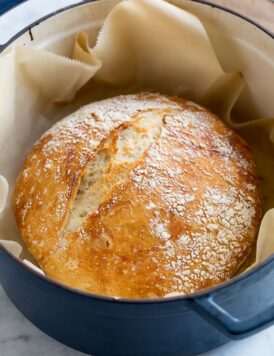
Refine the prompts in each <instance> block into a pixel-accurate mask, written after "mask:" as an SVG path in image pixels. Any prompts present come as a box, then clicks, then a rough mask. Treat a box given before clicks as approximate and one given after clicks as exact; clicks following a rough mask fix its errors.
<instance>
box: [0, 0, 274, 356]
mask: <svg viewBox="0 0 274 356" xmlns="http://www.w3.org/2000/svg"><path fill="white" fill-rule="evenodd" d="M19 2H20V1H8V0H5V1H3V0H2V1H1V2H0V11H1V13H3V12H5V11H7V10H8V9H10V8H11V7H12V6H15V5H16V4H17V3H19ZM90 2H91V1H83V2H82V3H81V6H84V5H85V4H86V5H88V4H89V3H90ZM184 2H187V0H184ZM196 3H197V6H198V7H199V9H200V10H199V11H203V9H207V10H208V11H209V10H210V9H212V8H213V7H212V6H213V5H212V4H209V3H206V2H202V1H196ZM83 4H84V5H83ZM77 6H79V4H78V5H73V7H74V8H75V9H76V7H77ZM73 7H69V8H70V9H71V8H73ZM214 7H215V8H216V9H214V11H217V12H218V13H223V14H228V13H230V14H229V16H230V18H233V19H235V21H236V22H237V21H238V22H240V23H243V22H245V23H246V24H247V26H251V27H252V28H253V29H254V26H257V27H256V31H259V32H262V31H264V33H263V35H264V36H266V37H268V39H269V38H270V39H271V40H272V41H273V39H274V37H273V35H271V34H270V33H268V32H267V31H265V30H264V29H262V28H260V27H259V26H258V25H256V24H254V23H250V20H248V19H243V18H240V15H237V14H234V13H231V11H229V10H226V9H223V8H221V7H219V6H217V5H214ZM69 8H65V9H61V10H59V11H58V12H55V13H54V14H52V15H49V16H47V17H46V18H43V19H42V20H39V21H38V22H39V25H41V24H43V21H46V19H48V18H50V17H51V16H58V15H60V14H61V13H62V12H64V11H67V10H68V9H69ZM38 22H37V23H38ZM27 31H28V28H27V29H25V30H23V31H22V32H21V33H20V35H22V34H24V33H25V32H27ZM18 36H19V35H17V36H16V37H14V38H12V39H11V40H10V41H8V43H12V42H14V41H15V40H16V38H17V37H18ZM6 46H7V45H4V46H2V47H1V49H2V50H4V48H5V47H6ZM273 53H274V51H273ZM0 282H1V284H2V286H3V288H4V290H5V292H6V293H7V295H8V296H9V298H10V299H11V301H12V302H13V303H14V304H15V305H16V307H17V308H18V309H19V310H20V311H21V312H22V314H24V315H25V316H26V318H28V319H29V320H30V321H31V322H32V323H33V324H34V325H36V326H37V327H38V328H40V329H41V330H43V331H44V332H45V333H46V334H48V335H50V336H51V337H53V338H55V339H57V340H58V341H60V342H62V343H64V344H66V345H68V346H70V347H72V348H75V349H77V350H80V351H82V352H86V353H88V354H94V355H113V356H114V355H127V356H130V355H136V356H137V355H196V354H198V353H201V352H205V351H207V350H210V349H213V348H216V347H218V346H220V345H222V344H224V343H226V342H228V341H229V340H231V339H241V338H244V337H246V336H248V335H251V334H253V333H256V332H258V331H259V330H261V329H263V328H265V327H267V326H268V325H270V324H271V323H273V321H274V257H270V258H269V259H268V260H266V261H265V262H264V263H262V264H261V265H259V266H258V267H256V268H254V269H252V270H250V271H248V272H246V273H245V274H243V275H241V276H237V277H235V278H233V279H232V280H230V281H227V282H226V283H223V284H221V285H219V286H217V287H215V288H212V289H207V290H205V291H203V292H200V293H195V294H191V295H188V296H180V297H168V298H161V299H149V300H144V299H134V300H130V299H119V300H117V299H113V298H109V297H103V296H98V295H93V294H88V293H84V292H81V291H77V290H74V289H71V288H68V287H66V286H64V285H62V284H60V283H57V282H56V281H53V280H51V279H50V278H47V277H44V276H42V275H40V274H39V273H37V272H35V271H34V270H33V269H31V268H30V267H28V266H27V265H25V264H24V263H23V262H21V261H20V260H19V259H17V258H15V257H14V256H13V255H11V254H10V253H9V252H8V251H7V250H6V249H5V248H4V247H3V246H2V245H1V244H0Z"/></svg>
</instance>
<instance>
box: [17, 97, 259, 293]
mask: <svg viewBox="0 0 274 356" xmlns="http://www.w3.org/2000/svg"><path fill="white" fill-rule="evenodd" d="M259 195H260V194H259V188H258V179H257V176H256V172H255V166H254V162H253V158H252V155H251V152H250V149H249V147H248V146H247V144H246V143H245V142H244V141H243V140H242V139H241V138H240V137H239V136H238V135H237V134H236V133H235V132H233V131H232V130H231V129H229V128H228V127H227V126H225V124H224V123H222V122H221V120H219V119H218V118H217V117H216V116H215V115H213V114H212V113H211V112H209V111H208V110H207V109H205V108H203V107H201V106H199V105H197V104H195V103H193V102H190V101H186V100H183V99H179V98H175V97H169V96H165V95H160V94H152V93H142V94H135V95H125V96H118V97H115V98H111V99H107V100H103V101H100V102H95V103H92V104H89V105H87V106H84V107H82V108H80V109H79V110H78V111H76V112H75V113H73V114H71V115H70V116H68V117H67V118H65V119H63V120H62V121H60V122H59V123H57V124H56V125H55V126H53V127H52V128H51V129H50V130H49V131H48V132H46V133H45V134H44V135H43V136H42V137H41V139H40V140H39V141H38V142H37V143H36V144H35V145H34V147H33V150H32V151H31V153H30V154H29V156H28V157H27V159H26V161H25V163H24V165H23V167H22V169H21V171H20V173H19V176H18V180H17V184H16V188H15V193H14V207H15V216H16V219H17V223H18V226H19V229H20V231H21V233H22V237H23V239H24V240H25V242H26V245H27V247H28V249H29V250H30V251H31V253H32V254H33V256H34V257H35V259H36V261H37V263H38V264H39V265H40V266H41V268H42V269H43V270H44V271H45V273H46V275H47V276H49V277H51V278H53V279H55V280H57V281H60V282H62V283H64V284H66V285H68V286H71V287H75V288H78V289H81V290H84V291H88V292H92V293H96V294H100V295H108V296H118V297H129V298H138V297H140V298H146V297H163V296H165V295H167V294H169V293H182V294H185V293H191V292H195V291H198V290H201V289H203V288H207V287H210V286H213V285H215V284H217V283H220V282H222V281H225V280H226V279H228V278H231V277H232V276H233V275H235V273H236V271H237V269H238V268H239V266H240V265H241V264H242V263H243V262H244V261H245V259H246V257H247V256H248V254H249V252H250V250H251V247H252V244H253V243H254V241H255V238H256V233H257V229H258V224H259V221H260V217H261V208H260V197H259Z"/></svg>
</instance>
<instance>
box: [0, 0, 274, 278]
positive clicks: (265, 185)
mask: <svg viewBox="0 0 274 356" xmlns="http://www.w3.org/2000/svg"><path fill="white" fill-rule="evenodd" d="M106 1H107V0H106ZM106 1H105V2H106ZM99 7H100V2H96V3H94V11H97V10H99ZM0 78H1V80H0V98H1V99H0V100H1V105H0V148H1V149H0V173H1V174H2V175H1V176H0V214H1V216H0V242H1V244H2V245H4V246H5V247H6V248H7V249H8V250H9V251H11V252H12V253H13V254H14V255H15V256H17V257H20V258H21V259H22V260H23V261H24V262H25V263H26V264H28V265H29V266H32V268H34V269H35V270H38V271H40V272H41V273H43V272H42V271H41V270H40V269H39V268H38V267H37V266H35V262H34V261H33V259H32V257H31V256H30V254H28V252H27V251H26V248H25V246H24V243H23V241H22V240H21V238H20V234H19V233H18V230H17V227H16V224H15V219H14V216H13V211H12V194H13V187H14V183H15V179H16V175H17V174H18V171H19V169H20V165H21V164H22V162H23V160H24V158H25V157H26V155H27V152H28V151H29V150H30V149H31V147H32V145H33V144H34V142H35V140H36V139H38V138H39V137H40V135H41V134H42V133H43V132H44V131H45V130H47V129H48V128H49V127H51V126H52V124H53V123H55V122H56V121H57V120H58V119H60V118H61V117H62V116H64V115H66V114H68V113H69V112H72V111H73V110H74V109H76V108H78V107H79V106H81V105H83V104H85V103H88V102H90V101H92V100H97V99H101V98H105V97H108V96H112V95H116V94H121V93H130V92H133V91H140V90H152V91H160V92H163V93H168V94H176V95H180V96H183V97H185V98H188V99H191V100H194V101H196V102H198V103H201V104H203V105H207V106H209V107H210V108H211V109H212V110H213V111H214V112H215V113H217V114H218V115H219V116H220V117H221V118H222V119H223V120H224V121H226V122H227V123H228V124H229V125H230V126H231V127H232V128H233V129H234V130H236V131H238V132H239V134H240V135H241V136H242V137H244V138H245V139H246V140H247V141H248V143H249V144H250V146H251V148H252V150H253V153H254V157H255V161H256V164H257V170H258V174H259V176H260V177H261V178H262V180H261V183H262V184H261V189H262V195H263V210H264V213H265V215H264V218H263V220H262V223H261V227H260V231H259V236H258V240H257V247H256V261H255V264H258V263H260V262H261V261H263V260H264V259H265V258H267V257H269V256H270V255H271V254H272V253H274V237H273V236H272V231H273V228H274V210H273V209H272V208H273V207H274V154H273V153H274V120H272V119H270V118H265V119H264V118H258V119H257V120H254V121H252V122H247V123H244V124H240V123H237V121H235V119H232V118H231V115H230V114H231V110H232V108H233V105H234V104H235V102H236V101H237V99H238V97H239V95H240V93H241V90H242V88H243V86H244V78H243V77H242V75H241V74H240V73H238V72H237V73H224V71H223V70H222V68H221V66H220V63H219V62H218V60H217V57H216V55H215V52H214V49H213V47H212V45H211V43H210V40H209V37H208V35H207V33H206V31H205V29H204V27H203V25H202V23H201V22H200V21H199V19H198V18H197V17H195V16H194V15H192V14H190V13H189V12H186V11H184V10H182V9H179V8H177V7H175V6H173V5H171V4H169V3H167V2H165V1H163V0H128V1H123V2H121V3H119V4H118V5H117V6H116V7H115V8H114V9H113V11H112V12H111V13H110V14H109V16H108V18H107V19H106V21H105V23H104V25H103V27H102V29H101V31H100V33H99V35H98V38H97V43H96V45H95V47H93V48H90V47H89V43H88V37H87V35H86V34H85V33H79V34H78V35H77V36H76V39H75V44H74V50H73V53H72V54H71V59H70V58H66V57H62V56H61V55H56V54H54V53H50V52H48V51H45V50H43V49H36V48H34V47H27V46H21V45H17V46H14V47H13V48H11V49H10V50H9V51H8V52H6V53H5V54H4V55H2V56H1V58H0ZM247 267H250V266H247Z"/></svg>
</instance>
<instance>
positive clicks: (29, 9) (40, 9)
mask: <svg viewBox="0 0 274 356" xmlns="http://www.w3.org/2000/svg"><path fill="white" fill-rule="evenodd" d="M76 2H77V0H58V2H57V1H54V2H53V1H47V0H29V1H28V2H27V3H25V4H24V6H23V8H24V9H25V10H24V11H22V8H21V9H20V11H19V9H16V10H14V11H13V12H11V13H10V14H8V15H5V16H4V17H2V18H0V43H4V42H5V41H6V40H7V39H8V38H9V37H11V36H12V35H13V34H15V33H16V32H17V31H19V30H20V29H22V28H23V27H25V26H26V25H27V24H30V23H31V22H33V21H35V20H36V19H38V18H39V17H42V16H43V15H45V14H47V13H48V12H51V11H54V10H55V9H56V8H60V7H62V5H64V6H65V5H68V4H71V3H76ZM78 2H80V1H78ZM57 3H58V4H57ZM10 24H13V25H12V26H11V25H10ZM25 355H27V356H63V355H64V356H78V355H79V356H80V355H84V354H82V353H80V352H77V351H74V350H72V349H69V348H67V347H66V346H64V345H62V344H60V343H58V342H57V341H55V340H53V339H51V338H50V337H48V336H47V335H45V334H44V333H43V332H41V331H40V330H38V329H37V328H36V327H35V326H33V325H32V324H31V323H30V322H29V321H28V320H27V319H25V318H24V317H23V316H22V315H21V314H20V312H19V311H18V310H17V309H16V308H15V307H14V306H13V305H12V303H11V302H10V301H9V300H8V298H7V296H6V295H5V293H4V291H3V289H2V288H1V286H0V356H25ZM206 355H214V356H231V355H233V356H243V355H244V356H245V355H248V356H258V355H261V356H272V355H274V326H272V327H270V328H268V329H266V330H264V331H262V332H260V333H259V334H257V335H255V336H252V337H249V338H247V339H245V340H241V341H237V342H230V343H229V344H227V345H225V346H223V347H221V348H219V349H216V350H214V351H212V352H210V353H207V354H206Z"/></svg>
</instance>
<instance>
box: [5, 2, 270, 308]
mask: <svg viewBox="0 0 274 356" xmlns="http://www.w3.org/2000/svg"><path fill="white" fill-rule="evenodd" d="M25 1H26V0H23V1H22V2H25ZM95 1H100V0H84V1H81V2H77V3H76V4H72V5H69V6H65V7H62V8H61V9H58V10H56V11H54V12H51V13H50V14H47V15H46V16H43V17H41V18H40V19H38V20H36V21H35V22H33V23H31V24H30V25H28V26H26V27H25V28H23V29H22V30H21V31H19V32H18V33H17V34H16V35H14V36H12V37H11V38H10V39H9V40H8V41H7V42H6V43H5V44H3V45H0V54H1V53H2V52H3V51H4V50H5V49H6V48H7V47H8V46H9V45H10V44H11V43H12V42H14V41H15V40H16V39H17V38H18V37H20V36H21V35H23V34H24V33H26V32H27V31H31V29H32V28H33V27H34V26H37V25H39V24H40V23H42V22H44V21H45V20H47V19H49V18H51V17H53V16H55V15H59V14H60V13H62V12H64V11H67V10H70V9H72V8H74V7H77V6H81V5H85V4H87V3H92V2H95ZM192 1H194V2H197V3H200V4H202V5H205V6H210V7H213V8H217V9H219V10H221V11H224V12H228V13H230V14H232V15H234V16H236V17H239V18H241V19H242V20H244V21H246V22H249V23H250V24H251V25H253V26H255V27H257V28H259V29H260V30H261V31H263V32H264V33H265V34H266V35H268V36H269V37H271V38H272V39H273V40H274V33H272V32H270V31H269V30H267V29H266V28H265V27H263V26H261V25H259V24H258V23H257V22H256V21H254V20H252V19H251V18H249V17H247V16H245V15H243V14H240V13H238V12H237V11H234V10H232V9H228V8H227V7H225V6H222V5H219V4H216V3H212V2H210V1H207V0H192ZM19 5H20V3H18V4H17V5H15V6H14V7H17V6H19ZM14 7H13V8H14ZM13 8H12V9H13ZM12 9H11V10H12ZM0 249H2V250H3V251H4V252H5V253H6V254H7V255H8V256H9V257H10V258H11V259H12V260H14V262H15V263H17V264H19V265H20V266H21V267H23V268H24V269H25V270H26V271H27V272H29V273H31V274H34V275H35V276H36V277H38V278H40V279H42V280H44V281H45V282H46V283H49V284H51V285H53V286H54V287H57V288H60V289H64V290H66V291H67V292H69V293H72V294H76V295H78V296H79V297H85V298H90V299H95V300H99V301H104V302H115V303H121V304H159V303H167V302H179V301H188V300H192V299H195V298H199V297H205V296H206V295H210V294H211V293H213V292H214V293H215V292H220V291H221V290H224V289H225V288H227V287H229V286H231V285H233V284H237V283H239V282H240V281H244V280H246V279H247V278H248V277H249V276H251V275H253V274H254V273H255V272H257V271H259V270H262V269H264V268H266V267H267V266H268V265H269V264H270V263H271V261H273V260H274V255H271V256H270V257H268V258H267V259H266V260H265V261H263V262H261V263H259V264H258V265H257V266H256V267H255V268H251V269H250V270H248V271H246V272H243V273H241V274H240V275H237V276H235V277H232V278H230V279H229V280H227V281H225V282H223V283H220V284H218V285H216V286H213V287H210V288H206V289H204V290H201V291H198V292H195V293H190V294H187V295H178V296H170V297H160V298H159V297H157V298H134V299H133V298H115V297H109V296H104V295H99V294H94V293H89V292H85V291H82V290H79V289H76V288H72V287H69V286H67V285H65V284H63V283H61V282H58V281H55V280H54V279H52V278H50V277H47V276H44V275H42V274H40V273H39V272H37V271H35V270H34V269H32V268H31V267H29V266H28V265H26V264H25V263H24V262H23V261H21V260H20V259H19V258H17V257H15V256H14V255H13V254H12V253H11V252H9V251H8V250H7V249H6V248H5V247H4V246H3V245H2V244H1V242H0Z"/></svg>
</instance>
